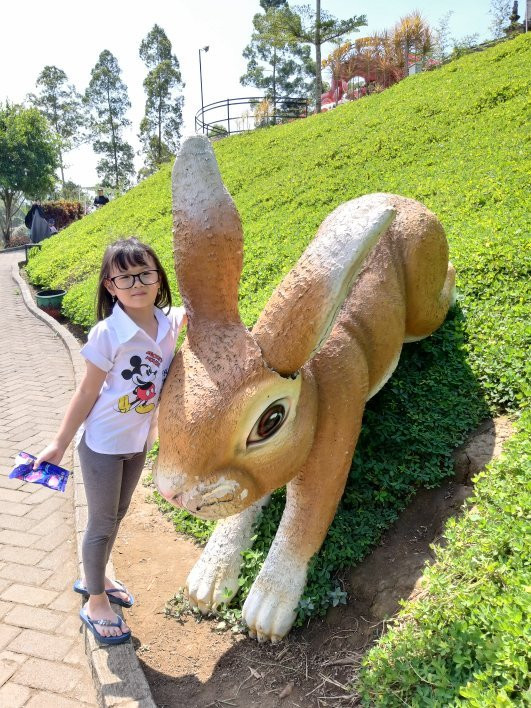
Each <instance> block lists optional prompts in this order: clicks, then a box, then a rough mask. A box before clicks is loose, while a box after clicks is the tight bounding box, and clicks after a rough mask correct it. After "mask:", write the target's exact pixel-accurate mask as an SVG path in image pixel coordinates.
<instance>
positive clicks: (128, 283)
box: [108, 269, 160, 290]
mask: <svg viewBox="0 0 531 708" xmlns="http://www.w3.org/2000/svg"><path fill="white" fill-rule="evenodd" d="M137 278H138V280H139V281H140V282H141V283H142V285H155V283H158V282H159V280H160V276H159V271H158V270H156V269H154V270H143V271H142V272H141V273H137V274H136V275H115V276H114V278H108V280H110V281H111V282H112V284H113V285H114V286H115V287H116V288H118V290H129V288H132V287H133V285H134V284H135V283H136V279H137Z"/></svg>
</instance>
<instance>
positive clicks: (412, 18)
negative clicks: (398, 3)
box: [392, 10, 433, 78]
mask: <svg viewBox="0 0 531 708" xmlns="http://www.w3.org/2000/svg"><path fill="white" fill-rule="evenodd" d="M392 43H393V46H394V49H395V52H396V55H397V59H398V63H399V66H400V67H401V68H402V70H403V76H404V78H405V77H406V76H407V75H408V73H409V64H410V55H411V54H413V55H414V56H415V61H419V59H420V60H422V59H424V58H425V57H426V56H427V55H428V54H429V53H430V51H431V50H432V48H433V37H432V33H431V30H430V27H429V25H428V23H427V22H426V21H425V20H424V18H423V17H422V15H421V14H420V12H418V10H415V11H414V12H412V13H411V14H410V15H406V16H405V17H402V18H401V19H400V21H399V22H398V23H397V24H396V25H395V28H394V30H393V33H392Z"/></svg>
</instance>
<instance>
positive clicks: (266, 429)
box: [247, 400, 288, 443]
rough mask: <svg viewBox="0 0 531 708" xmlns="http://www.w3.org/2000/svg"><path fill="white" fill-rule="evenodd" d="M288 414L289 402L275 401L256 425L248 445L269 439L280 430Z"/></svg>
mask: <svg viewBox="0 0 531 708" xmlns="http://www.w3.org/2000/svg"><path fill="white" fill-rule="evenodd" d="M287 412H288V403H287V401H284V400H282V401H275V403H272V404H271V405H270V406H269V408H267V409H266V410H265V411H264V412H263V413H262V415H261V416H260V418H259V419H258V421H257V422H256V423H255V425H254V427H253V429H252V430H251V434H250V435H249V437H248V438H247V443H255V442H260V441H262V440H265V439H266V438H269V437H270V436H271V435H273V433H276V432H277V430H278V429H279V428H280V426H281V425H282V423H283V422H284V420H285V419H286V415H287Z"/></svg>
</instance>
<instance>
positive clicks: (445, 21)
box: [433, 10, 454, 62]
mask: <svg viewBox="0 0 531 708" xmlns="http://www.w3.org/2000/svg"><path fill="white" fill-rule="evenodd" d="M453 14H454V11H453V10H448V12H446V13H445V14H444V15H442V17H440V18H439V21H438V23H437V24H436V25H435V28H434V32H433V56H434V58H435V59H437V61H441V62H442V61H444V60H445V59H446V57H447V56H448V53H449V47H450V42H451V38H450V18H451V17H452V15H453Z"/></svg>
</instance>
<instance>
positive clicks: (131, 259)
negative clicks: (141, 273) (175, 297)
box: [96, 236, 171, 320]
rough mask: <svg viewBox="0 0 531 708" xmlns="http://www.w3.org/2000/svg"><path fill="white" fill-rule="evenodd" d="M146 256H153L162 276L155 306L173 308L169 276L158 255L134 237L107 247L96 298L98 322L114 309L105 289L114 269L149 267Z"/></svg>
mask: <svg viewBox="0 0 531 708" xmlns="http://www.w3.org/2000/svg"><path fill="white" fill-rule="evenodd" d="M146 256H151V258H152V259H153V260H154V261H155V266H156V268H157V270H158V271H159V276H160V288H159V291H158V293H157V299H156V300H155V306H156V307H160V309H161V310H162V309H163V308H165V307H167V308H168V312H169V311H170V307H171V291H170V285H169V283H168V276H167V275H166V273H165V272H164V268H163V267H162V265H161V263H160V261H159V259H158V257H157V254H156V253H155V251H154V250H153V249H152V248H151V246H148V245H147V243H142V242H141V241H139V240H138V239H137V238H134V237H133V236H132V237H131V238H124V239H120V240H119V241H115V242H114V243H111V244H110V245H109V246H107V249H106V250H105V253H104V254H103V261H102V264H101V270H100V277H99V284H98V293H97V296H96V317H97V318H98V320H104V319H105V318H106V317H108V316H109V315H110V314H111V312H112V308H113V307H114V301H113V297H112V295H111V293H110V292H109V291H108V290H107V288H106V287H105V282H104V281H105V280H107V278H109V277H110V274H111V271H112V270H113V268H114V267H116V268H118V270H127V268H129V267H130V266H139V265H145V266H147V265H149V264H148V262H147V260H146Z"/></svg>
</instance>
